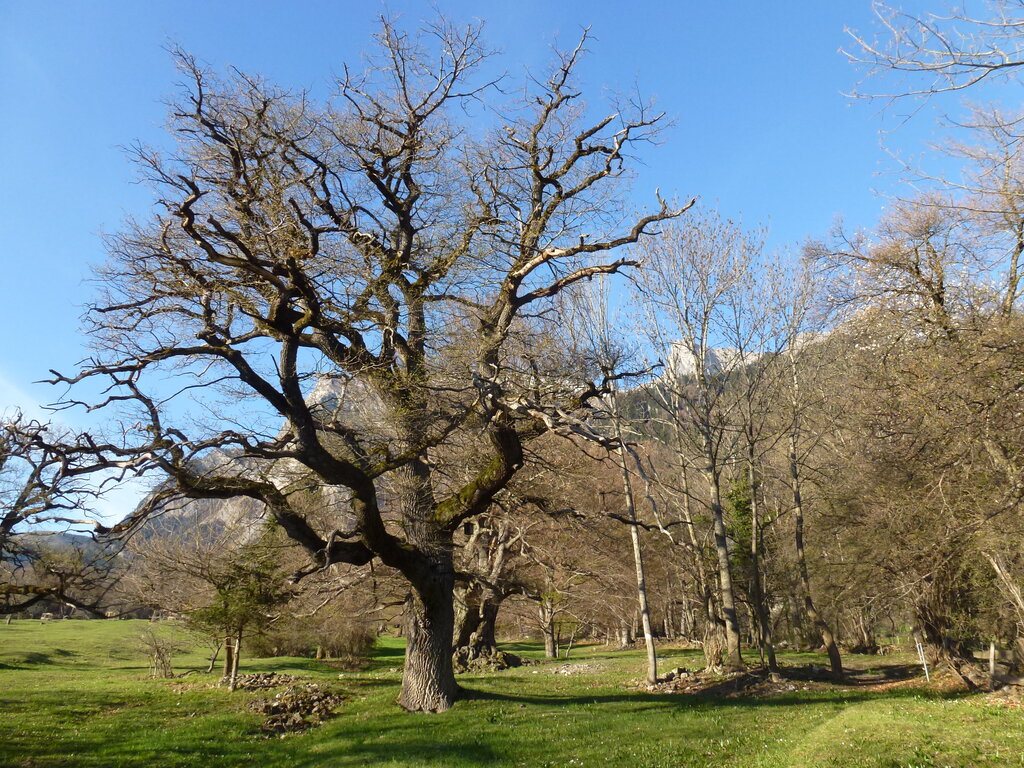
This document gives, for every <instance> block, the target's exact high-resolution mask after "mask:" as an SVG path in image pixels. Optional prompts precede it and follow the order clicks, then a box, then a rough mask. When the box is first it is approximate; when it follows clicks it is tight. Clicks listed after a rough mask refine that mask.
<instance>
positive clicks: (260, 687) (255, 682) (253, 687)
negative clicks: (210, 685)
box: [220, 672, 300, 691]
mask: <svg viewBox="0 0 1024 768" xmlns="http://www.w3.org/2000/svg"><path fill="white" fill-rule="evenodd" d="M299 679H300V678H298V677H294V676H292V675H282V674H279V673H277V672H257V673H255V674H252V675H239V676H238V678H237V679H236V681H235V687H236V688H238V689H239V690H243V691H266V690H269V689H271V688H280V687H281V686H282V685H291V684H292V683H295V682H296V681H298V680H299ZM228 684H230V680H229V679H228V678H227V677H222V678H221V680H220V685H228Z"/></svg>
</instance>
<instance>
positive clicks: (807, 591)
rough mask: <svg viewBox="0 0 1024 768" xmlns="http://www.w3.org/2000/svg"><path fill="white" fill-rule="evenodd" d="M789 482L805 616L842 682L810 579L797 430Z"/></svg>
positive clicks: (791, 448)
mask: <svg viewBox="0 0 1024 768" xmlns="http://www.w3.org/2000/svg"><path fill="white" fill-rule="evenodd" d="M789 478H790V485H791V487H792V491H793V511H794V513H795V516H796V523H795V528H796V561H797V571H798V572H799V574H800V586H801V587H802V589H803V593H804V612H805V613H806V614H807V618H808V619H809V620H810V622H811V624H812V625H813V626H814V628H815V630H817V632H818V634H819V635H820V636H821V643H822V645H824V646H825V650H826V651H827V652H828V663H829V666H830V667H831V668H832V677H834V678H835V679H836V680H842V679H843V661H842V658H841V657H840V655H839V646H838V645H836V640H835V636H834V635H833V634H832V630H831V629H830V628H829V626H828V623H827V622H826V621H825V620H824V619H823V618H822V617H821V614H819V613H818V610H817V609H816V608H815V607H814V600H813V599H812V598H811V579H810V576H809V574H808V571H807V554H806V552H805V550H804V505H803V495H802V493H801V489H800V469H799V465H798V464H797V453H796V432H795V430H794V431H791V432H790V435H789Z"/></svg>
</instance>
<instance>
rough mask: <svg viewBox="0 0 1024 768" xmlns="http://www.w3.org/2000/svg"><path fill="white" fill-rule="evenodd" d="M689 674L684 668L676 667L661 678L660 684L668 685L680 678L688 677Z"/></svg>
mask: <svg viewBox="0 0 1024 768" xmlns="http://www.w3.org/2000/svg"><path fill="white" fill-rule="evenodd" d="M689 674H690V673H689V671H688V670H687V669H686V668H685V667H676V668H675V669H673V670H671V671H670V672H669V673H668V674H667V675H665V676H664V677H663V678H661V680H662V682H666V683H670V682H672V681H673V680H679V679H680V678H683V677H688V676H689Z"/></svg>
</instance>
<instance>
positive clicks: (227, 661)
mask: <svg viewBox="0 0 1024 768" xmlns="http://www.w3.org/2000/svg"><path fill="white" fill-rule="evenodd" d="M232 641H233V638H232V636H231V635H225V637H224V677H226V678H228V679H229V680H230V679H231V670H232V669H234V666H235V646H234V644H233V642H232Z"/></svg>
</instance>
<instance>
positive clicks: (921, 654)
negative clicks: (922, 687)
mask: <svg viewBox="0 0 1024 768" xmlns="http://www.w3.org/2000/svg"><path fill="white" fill-rule="evenodd" d="M917 655H918V657H919V658H920V659H921V666H922V667H924V679H925V680H926V681H927V682H929V683H930V682H931V681H932V678H931V675H929V674H928V660H927V659H926V658H925V657H924V646H923V645H921V641H920V640H919V641H918V643H917Z"/></svg>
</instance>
